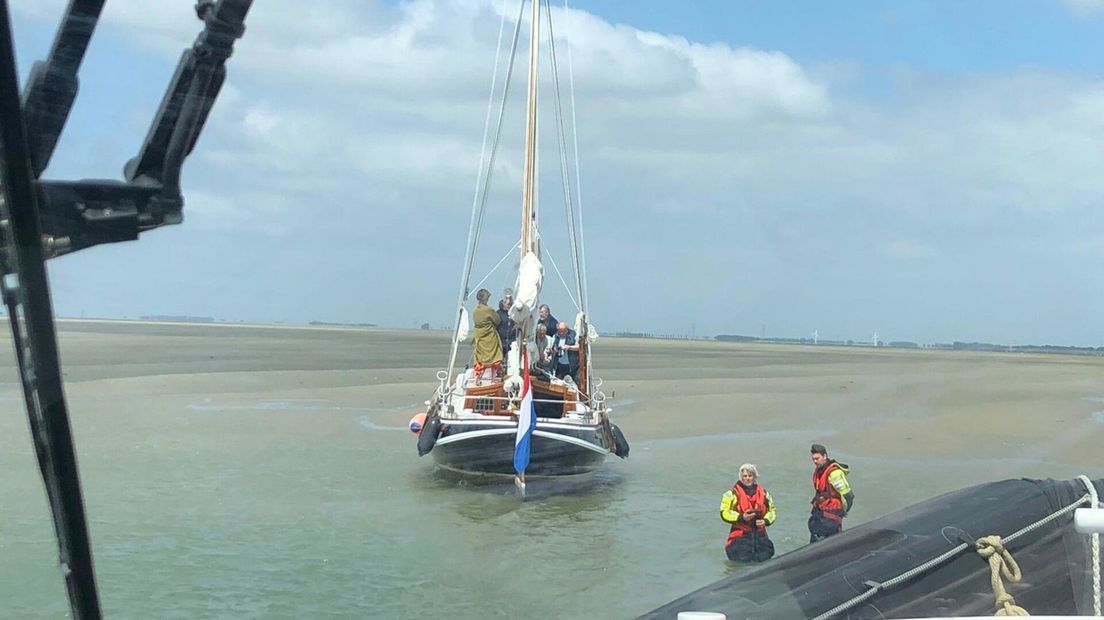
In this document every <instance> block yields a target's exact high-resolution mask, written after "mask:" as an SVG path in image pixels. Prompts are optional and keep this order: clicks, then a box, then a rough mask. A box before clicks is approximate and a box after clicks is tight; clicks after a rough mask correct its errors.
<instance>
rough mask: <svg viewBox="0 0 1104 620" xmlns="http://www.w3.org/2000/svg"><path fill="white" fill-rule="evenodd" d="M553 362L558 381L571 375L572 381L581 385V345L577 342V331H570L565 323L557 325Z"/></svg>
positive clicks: (553, 346)
mask: <svg viewBox="0 0 1104 620" xmlns="http://www.w3.org/2000/svg"><path fill="white" fill-rule="evenodd" d="M552 361H553V363H554V365H555V373H556V378H557V379H563V378H564V377H566V376H568V375H570V376H571V380H572V381H574V382H575V383H576V384H578V383H579V345H578V344H577V343H576V342H575V330H573V329H568V327H567V323H564V322H563V321H560V322H559V323H558V324H557V325H556V336H555V337H554V338H553V339H552Z"/></svg>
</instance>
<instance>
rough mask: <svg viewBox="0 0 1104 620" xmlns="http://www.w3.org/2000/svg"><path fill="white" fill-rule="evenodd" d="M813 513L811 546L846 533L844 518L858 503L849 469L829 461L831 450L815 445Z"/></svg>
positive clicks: (810, 536) (810, 523)
mask: <svg viewBox="0 0 1104 620" xmlns="http://www.w3.org/2000/svg"><path fill="white" fill-rule="evenodd" d="M810 453H811V455H812V459H813V493H814V495H813V501H812V504H813V510H812V514H810V515H809V542H811V543H814V542H817V541H820V540H824V539H825V538H828V537H829V536H835V535H836V534H839V533H840V532H842V531H843V518H844V517H845V516H847V513H848V512H850V510H851V506H852V504H854V502H855V494H854V492H852V491H851V485H850V484H848V483H847V473H848V472H849V471H850V469H848V467H847V465H844V464H843V463H837V462H836V460H835V459H830V458H828V449H827V448H825V447H824V446H822V445H821V444H819V443H814V444H813V446H812V448H811V449H810Z"/></svg>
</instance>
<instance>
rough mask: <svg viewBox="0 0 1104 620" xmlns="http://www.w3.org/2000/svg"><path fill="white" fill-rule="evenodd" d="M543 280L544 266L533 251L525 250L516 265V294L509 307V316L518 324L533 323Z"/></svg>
mask: <svg viewBox="0 0 1104 620" xmlns="http://www.w3.org/2000/svg"><path fill="white" fill-rule="evenodd" d="M543 282H544V266H543V265H541V262H540V259H539V258H537V255H536V254H534V253H533V252H531V251H530V252H526V253H525V256H524V257H523V258H522V259H521V264H520V265H519V266H518V278H517V286H516V287H515V288H516V289H517V294H516V295H515V296H514V305H513V306H511V307H510V318H511V319H513V320H514V322H515V323H517V324H518V325H530V324H532V323H533V321H532V318H533V314H534V313H535V312H536V310H537V304H538V303H539V302H538V300H539V299H540V292H541V284H542V283H543Z"/></svg>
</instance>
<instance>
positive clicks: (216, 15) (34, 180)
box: [0, 0, 251, 620]
mask: <svg viewBox="0 0 1104 620" xmlns="http://www.w3.org/2000/svg"><path fill="white" fill-rule="evenodd" d="M103 4H104V0H71V2H70V4H69V7H68V8H67V9H66V13H65V15H64V17H63V19H62V24H61V27H60V28H59V30H58V34H57V37H56V38H55V40H54V45H53V48H52V50H51V52H50V56H49V58H48V60H47V61H46V62H44V63H38V64H36V65H35V67H34V70H33V71H32V73H31V77H30V80H29V83H28V87H27V89H26V91H25V92H24V98H23V99H22V101H21V100H20V95H19V85H18V83H17V75H16V70H15V54H14V50H13V44H12V36H11V24H10V22H9V19H8V15H9V13H8V3H7V0H0V292H2V297H3V301H4V303H5V305H7V308H8V317H9V319H10V321H11V327H12V337H13V343H14V345H15V354H16V358H17V360H18V362H19V372H20V379H21V381H22V384H23V396H24V400H25V404H26V408H27V417H28V420H29V425H30V429H31V436H32V439H33V441H34V446H35V454H36V456H37V457H38V465H39V469H40V471H41V473H42V480H43V483H44V485H45V487H46V495H47V498H48V499H49V503H50V510H51V514H52V516H53V521H54V529H55V531H56V533H57V538H58V562H59V564H60V567H61V572H62V575H63V576H64V579H65V585H66V589H67V590H68V593H69V603H70V607H71V609H72V617H73V618H76V619H78V620H98V619H99V618H101V617H102V613H101V610H100V604H99V596H98V594H97V591H96V580H95V576H94V571H93V566H92V547H91V541H90V540H89V536H88V525H87V519H86V518H85V512H84V501H83V498H82V494H81V487H80V477H79V473H78V468H77V455H76V449H75V447H74V445H73V437H72V433H71V430H70V426H69V413H68V410H67V406H66V403H65V395H64V391H63V389H62V378H61V377H62V375H61V364H60V360H59V356H58V346H57V334H56V331H55V329H54V320H53V312H52V310H51V301H50V288H49V281H48V279H47V274H46V259H47V258H48V257H50V256H57V255H59V254H63V253H66V252H72V251H75V250H78V249H81V248H85V247H90V246H93V245H96V244H99V243H109V242H113V241H123V240H127V239H135V238H137V236H138V233H139V232H140V231H142V230H148V229H150V228H154V227H156V226H160V225H162V224H168V223H176V222H179V221H180V219H181V218H180V211H181V209H182V207H183V198H182V197H181V195H180V168H181V165H182V164H183V162H184V158H185V157H186V156H187V154H188V153H189V152H190V151H191V149H192V147H193V146H194V145H195V141H196V137H197V136H198V135H199V132H200V129H201V128H202V127H203V123H204V121H205V120H206V118H207V114H208V113H209V112H210V109H211V105H212V103H213V102H214V98H215V96H216V95H217V94H218V90H219V87H220V86H221V85H222V81H223V78H224V76H225V68H224V66H225V62H226V59H227V58H229V57H230V53H231V50H232V46H233V42H234V40H235V39H237V38H238V37H240V36H241V34H242V32H243V30H244V27H243V26H242V21H243V20H244V18H245V14H246V12H247V11H248V10H249V6H250V4H251V0H219V2H217V3H216V2H212V1H210V0H200V2H198V3H197V6H196V11H197V13H198V15H199V16H200V18H201V19H203V20H204V21H205V22H206V28H205V29H204V31H203V32H202V33H201V34H200V35H199V38H198V39H197V40H196V43H195V45H194V46H193V48H192V49H190V50H188V51H186V52H185V53H184V56H183V58H182V59H181V61H180V66H179V67H178V68H177V71H176V75H175V76H174V77H173V81H172V84H171V85H170V87H169V91H168V93H166V95H165V99H164V100H163V101H162V103H161V109H160V110H159V111H158V114H157V116H156V119H155V121H154V125H153V127H152V128H151V129H150V133H149V136H147V138H146V142H145V144H144V145H143V147H142V150H141V151H140V152H139V155H138V157H136V158H135V159H134V160H132V161H131V162H130V164H128V166H127V170H126V179H127V180H126V181H125V182H120V181H77V182H70V181H39V180H38V177H39V176H40V175H41V174H42V171H43V170H45V168H46V166H47V164H48V163H49V161H50V157H51V156H52V154H53V152H54V148H55V146H56V145H57V141H58V138H59V137H60V135H61V131H62V129H63V128H64V126H65V121H66V119H67V118H68V116H69V111H70V109H71V108H72V105H73V101H74V98H75V97H76V93H77V86H78V82H77V70H78V69H79V67H80V61H81V59H82V58H83V56H84V52H85V50H86V49H87V47H88V41H89V38H90V37H91V35H92V32H93V30H94V29H95V25H96V21H97V20H98V18H99V14H100V10H101V9H102V8H103Z"/></svg>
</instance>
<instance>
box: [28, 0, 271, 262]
mask: <svg viewBox="0 0 1104 620" xmlns="http://www.w3.org/2000/svg"><path fill="white" fill-rule="evenodd" d="M104 1H105V0H70V4H69V7H68V9H67V10H66V14H65V16H64V17H63V19H62V23H61V27H60V28H59V29H58V34H57V37H56V38H55V40H54V44H53V46H52V48H51V50H50V54H49V56H48V58H47V60H46V61H43V62H38V63H35V66H34V68H33V69H32V71H31V76H30V79H29V80H28V84H27V88H26V89H25V91H24V93H25V96H24V98H23V116H24V118H25V119H26V123H27V136H28V142H29V150H30V154H31V165H32V169H33V171H34V175H35V179H36V181H35V183H36V187H37V190H38V195H39V206H40V210H41V228H42V235H43V244H44V247H45V248H46V253H47V254H46V255H47V258H52V257H54V256H60V255H62V254H68V253H70V252H75V251H77V250H81V249H84V248H88V247H92V246H95V245H99V244H102V243H116V242H119V241H132V240H135V239H137V238H138V235H139V233H141V232H143V231H146V230H150V229H153V228H157V227H160V226H164V225H166V224H179V223H180V222H182V221H183V219H184V218H183V209H184V197H183V195H182V193H181V189H180V174H181V169H182V167H183V165H184V160H185V158H186V157H187V156H188V155H189V154H190V153H191V152H192V149H193V148H194V147H195V143H196V140H197V139H198V137H199V134H200V132H201V131H202V129H203V126H204V124H205V123H206V122H207V116H208V115H209V114H210V112H211V106H213V105H214V102H215V99H216V98H217V96H218V93H219V90H220V89H221V88H222V84H223V82H224V81H225V79H226V61H227V60H228V59H229V58H230V56H231V55H232V54H233V51H234V42H235V41H236V40H237V39H239V38H240V37H241V36H242V35H243V34H244V33H245V16H246V14H247V13H248V11H249V7H250V5H251V4H252V0H218V1H217V2H215V1H212V0H199V1H198V2H197V3H196V15H197V16H198V17H199V18H200V19H201V20H203V22H204V29H203V31H202V32H200V33H199V36H197V37H196V40H195V43H194V44H193V45H192V47H191V48H189V49H186V50H184V52H183V54H182V55H181V58H180V61H179V62H178V63H177V67H176V72H175V73H174V74H173V78H172V81H171V82H170V83H169V87H168V89H166V91H165V96H164V97H163V98H162V100H161V105H160V107H159V108H158V110H157V113H156V114H155V115H154V119H153V122H152V124H151V125H150V129H149V132H148V134H147V135H146V138H145V140H144V142H143V144H142V147H141V149H139V151H138V154H137V155H136V156H135V157H134V158H132V159H131V160H130V161H128V162H127V163H126V165H125V166H124V168H123V176H124V180H123V181H114V180H99V179H95V180H82V181H54V180H40V179H39V177H40V176H41V175H42V173H43V171H44V170H45V169H46V167H47V165H48V164H49V162H50V158H51V157H52V156H53V153H54V149H55V147H56V146H57V141H58V139H59V138H60V136H61V132H62V129H63V128H64V126H65V121H66V120H67V119H68V117H69V112H70V111H71V110H72V106H73V102H74V101H75V100H76V96H77V91H78V88H79V80H78V78H77V71H78V69H79V67H80V62H81V60H82V59H83V57H84V53H85V51H86V50H87V47H88V43H89V41H90V40H91V37H92V32H93V30H94V29H95V26H96V22H97V20H98V19H99V14H100V11H101V10H102V8H103V5H104Z"/></svg>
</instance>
